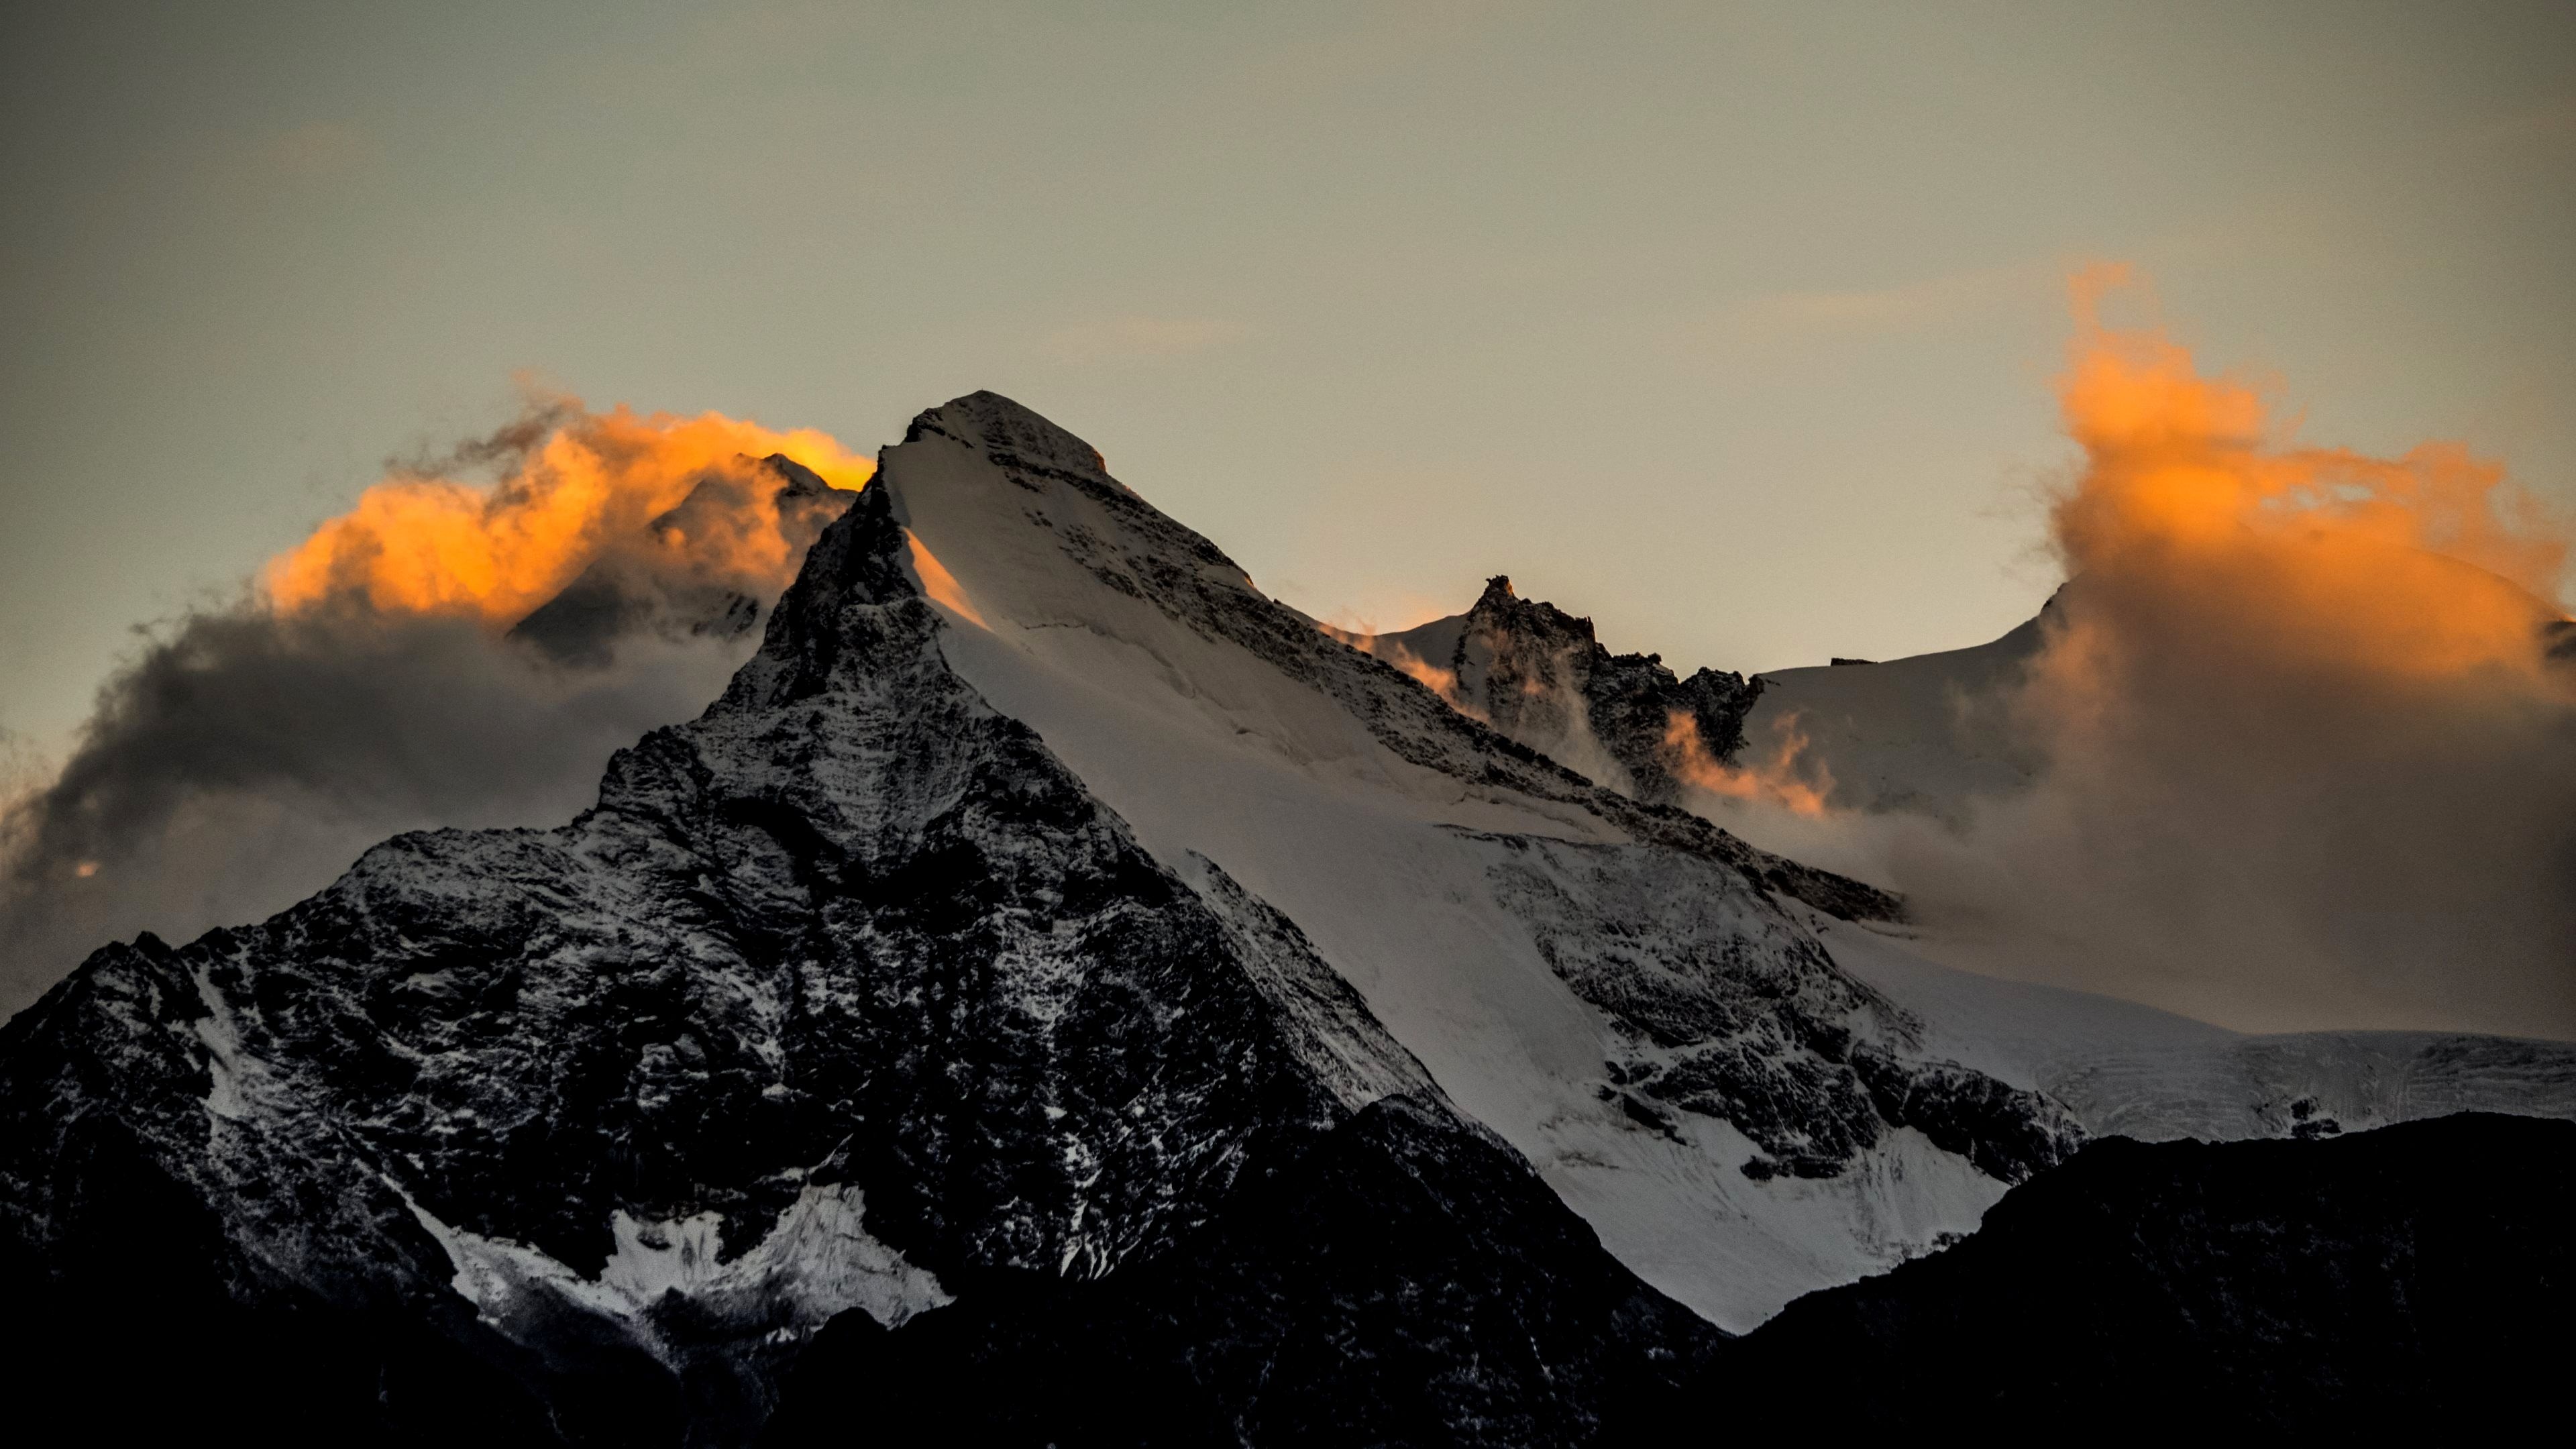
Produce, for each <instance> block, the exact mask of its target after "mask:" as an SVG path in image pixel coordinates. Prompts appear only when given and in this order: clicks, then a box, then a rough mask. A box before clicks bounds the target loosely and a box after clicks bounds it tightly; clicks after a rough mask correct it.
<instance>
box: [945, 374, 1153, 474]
mask: <svg viewBox="0 0 2576 1449" xmlns="http://www.w3.org/2000/svg"><path fill="white" fill-rule="evenodd" d="M932 436H936V437H942V438H947V439H949V440H950V441H952V442H957V443H962V444H965V445H966V446H967V447H970V448H980V449H982V450H984V451H985V452H987V453H989V454H991V455H993V457H994V459H995V461H996V462H1002V461H1004V460H1006V459H1008V460H1016V461H1018V462H1020V463H1022V464H1027V465H1034V466H1038V467H1046V468H1062V469H1068V470H1071V471H1074V472H1079V473H1086V474H1093V475H1097V476H1099V477H1102V478H1106V477H1108V476H1109V465H1108V463H1107V461H1106V460H1104V459H1103V458H1102V457H1101V455H1100V450H1099V449H1097V448H1095V447H1093V446H1091V445H1090V444H1089V443H1086V442H1084V441H1083V440H1082V439H1080V438H1077V437H1075V436H1074V435H1073V434H1072V433H1071V432H1069V431H1067V430H1065V429H1064V428H1062V427H1059V426H1057V425H1056V424H1055V423H1054V422H1053V421H1051V420H1049V419H1047V418H1046V417H1043V416H1041V415H1040V414H1039V413H1038V412H1037V410H1036V409H1034V408H1030V407H1027V406H1025V405H1023V404H1021V403H1018V402H1015V401H1013V400H1012V399H1010V398H1007V397H1004V396H1002V395H1001V394H1000V393H998V392H970V393H968V394H966V395H965V396H964V397H957V398H950V399H949V400H948V401H947V402H944V403H942V404H940V405H939V406H938V407H935V408H931V409H929V410H928V411H926V412H923V413H921V414H919V415H918V416H916V417H914V418H913V420H912V425H911V426H910V427H907V428H905V429H904V433H903V440H904V441H905V442H907V443H913V442H919V441H920V440H921V439H922V438H924V437H932Z"/></svg>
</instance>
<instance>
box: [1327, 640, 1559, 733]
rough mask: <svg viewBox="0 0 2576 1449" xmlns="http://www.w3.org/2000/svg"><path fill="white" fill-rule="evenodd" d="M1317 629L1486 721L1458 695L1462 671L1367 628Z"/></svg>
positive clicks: (1461, 709) (1482, 715) (1532, 687)
mask: <svg viewBox="0 0 2576 1449" xmlns="http://www.w3.org/2000/svg"><path fill="white" fill-rule="evenodd" d="M1315 627H1316V628H1318V629H1321V630H1323V631H1324V632H1325V633H1327V634H1329V635H1331V636H1332V637H1334V638H1336V639H1339V640H1341V641H1342V642H1343V643H1345V644H1348V645H1349V646H1351V647H1352V648H1354V649H1357V650H1358V651H1360V652H1361V653H1362V654H1367V655H1371V656H1374V657H1376V658H1378V659H1382V660H1384V661H1385V662H1387V663H1388V664H1391V665H1393V666H1395V668H1397V669H1399V670H1401V671H1403V673H1404V674H1405V675H1406V676H1407V677H1409V678H1411V679H1412V680H1413V681H1414V682H1415V683H1417V684H1419V685H1421V686H1422V687H1423V688H1425V689H1427V690H1430V691H1431V692H1432V693H1433V694H1436V695H1438V696H1440V698H1441V699H1442V700H1444V701H1446V702H1447V703H1448V705H1449V707H1450V708H1451V709H1454V710H1456V711H1458V712H1459V713H1460V714H1463V715H1467V716H1469V717H1470V718H1473V719H1484V718H1485V712H1484V711H1483V710H1481V709H1478V708H1476V707H1475V706H1474V705H1472V704H1470V703H1468V702H1467V700H1466V699H1465V698H1464V697H1463V696H1461V695H1460V694H1459V693H1458V671H1456V670H1454V669H1449V668H1445V667H1443V666H1441V665H1438V664H1434V663H1432V662H1431V661H1430V660H1428V659H1425V658H1423V657H1422V656H1421V655H1419V654H1416V653H1414V652H1413V651H1412V650H1410V649H1407V648H1406V647H1404V644H1403V643H1402V642H1401V641H1400V640H1396V639H1393V638H1389V637H1388V636H1386V635H1383V634H1377V633H1372V632H1370V631H1368V630H1367V629H1365V628H1361V629H1341V628H1336V627H1334V626H1333V625H1331V624H1323V623H1318V624H1317V625H1316V626H1315ZM1525 687H1527V688H1531V689H1534V690H1544V688H1545V686H1543V685H1538V684H1536V683H1535V681H1533V682H1532V683H1531V684H1529V685H1527V686H1525Z"/></svg>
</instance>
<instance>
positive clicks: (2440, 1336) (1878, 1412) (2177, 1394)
mask: <svg viewBox="0 0 2576 1449" xmlns="http://www.w3.org/2000/svg"><path fill="white" fill-rule="evenodd" d="M2572 1193H2576V1123H2569V1122H2560V1121H2543V1120H2537V1119H2532V1118H2520V1117H2495V1116H2480V1115H2462V1116H2457V1117H2444V1118H2434V1119H2429V1120H2425V1121H2418V1122H2408V1123H2401V1124H2398V1125H2395V1126H2390V1127H2383V1128H2379V1129H2377V1130H2374V1131H2370V1132H2363V1133H2355V1134H2350V1135H2346V1136H2342V1137H2336V1138H2331V1139H2328V1140H2322V1141H2296V1140H2292V1141H2259V1142H2232V1143H2214V1144H2213V1143H2195V1142H2169V1143H2158V1144H2155V1145H2152V1146H2150V1145H2144V1144H2140V1143H2136V1142H2132V1141H2129V1140H2127V1139H2125V1138H2112V1139H2106V1140H2104V1141H2100V1142H2096V1143H2094V1144H2092V1145H2091V1146H2088V1147H2086V1148H2085V1149H2084V1150H2083V1151H2081V1152H2079V1153H2077V1154H2076V1155H2075V1156H2074V1157H2073V1158H2072V1159H2070V1160H2069V1161H2067V1162H2066V1163H2065V1164H2063V1165H2062V1166H2059V1167H2057V1168H2055V1169H2054V1170H2052V1171H2049V1172H2045V1173H2042V1174H2040V1175H2039V1176H2038V1177H2036V1178H2034V1179H2032V1180H2031V1181H2030V1182H2029V1183H2028V1184H2026V1185H2025V1186H2023V1187H2022V1188H2020V1189H2019V1190H2018V1191H2016V1192H2014V1193H2013V1194H2012V1195H2011V1196H2010V1197H2007V1198H2005V1199H2004V1201H2003V1202H2002V1203H2001V1204H2000V1205H1998V1206H1997V1207H1996V1208H1995V1209H1994V1210H1993V1211H1992V1212H1990V1213H1989V1214H1988V1215H1987V1217H1986V1221H1985V1224H1984V1226H1983V1227H1982V1228H1980V1229H1979V1230H1978V1231H1977V1232H1976V1233H1975V1234H1974V1235H1972V1236H1970V1237H1968V1238H1967V1239H1965V1240H1964V1241H1962V1242H1960V1243H1959V1244H1957V1245H1956V1246H1954V1247H1951V1248H1949V1249H1947V1250H1945V1251H1943V1252H1941V1253H1938V1254H1935V1255H1933V1256H1931V1257H1928V1258H1923V1259H1919V1260H1917V1261H1915V1262H1912V1263H1908V1264H1906V1265H1904V1266H1903V1267H1900V1268H1898V1269H1896V1270H1895V1271H1894V1272H1891V1273H1888V1274H1886V1275H1884V1276H1883V1277H1878V1278H1872V1279H1868V1280H1865V1281H1863V1282H1859V1283H1855V1284H1851V1285H1850V1286H1848V1287H1843V1288H1835V1289H1830V1290H1827V1291H1824V1292H1821V1293H1815V1294H1811V1295H1809V1296H1808V1297H1806V1298H1803V1299H1800V1300H1798V1301H1797V1302H1795V1303H1793V1304H1791V1305H1790V1306H1789V1308H1788V1309H1787V1310H1786V1311H1785V1312H1783V1313H1782V1314H1781V1315H1780V1316H1779V1317H1778V1318H1776V1319H1774V1320H1772V1321H1771V1322H1770V1323H1767V1324H1765V1325H1763V1326H1762V1328H1760V1329H1759V1330H1757V1331H1756V1332H1754V1333H1752V1334H1751V1335H1749V1336H1747V1337H1746V1338H1744V1339H1742V1340H1740V1341H1738V1342H1736V1343H1734V1344H1731V1345H1729V1346H1728V1347H1727V1348H1726V1350H1725V1351H1724V1352H1723V1353H1722V1354H1721V1355H1720V1356H1719V1358H1718V1360H1717V1362H1716V1364H1715V1365H1714V1367H1713V1368H1712V1369H1711V1370H1710V1372H1709V1374H1708V1375H1707V1377H1706V1378H1704V1379H1703V1380H1702V1381H1701V1382H1700V1383H1699V1384H1698V1385H1696V1386H1694V1387H1693V1388H1692V1389H1690V1390H1688V1391H1686V1392H1685V1393H1683V1394H1682V1395H1681V1396H1679V1397H1678V1399H1676V1400H1675V1401H1674V1402H1673V1403H1672V1404H1670V1405H1669V1406H1668V1407H1669V1411H1670V1412H1671V1414H1672V1423H1673V1424H1674V1425H1675V1426H1683V1425H1689V1424H1694V1423H1698V1422H1700V1421H1701V1415H1702V1412H1703V1406H1704V1405H1705V1404H1706V1403H1708V1402H1711V1401H1713V1400H1712V1398H1711V1397H1710V1396H1712V1395H1721V1394H1722V1395H1723V1396H1724V1401H1725V1402H1727V1403H1729V1404H1730V1405H1731V1406H1732V1407H1731V1408H1730V1410H1729V1413H1728V1416H1727V1417H1728V1421H1729V1423H1730V1424H1731V1425H1732V1426H1733V1427H1735V1428H1737V1429H1739V1430H1744V1431H1751V1432H1760V1431H1764V1430H1776V1431H1781V1432H1788V1431H1793V1430H1802V1429H1803V1430H1809V1431H1812V1430H1813V1429H1815V1428H1816V1427H1818V1426H1819V1425H1820V1424H1823V1423H1830V1424H1831V1425H1832V1426H1833V1427H1834V1429H1835V1431H1836V1432H1837V1433H1849V1432H1863V1433H1865V1432H1868V1431H1870V1430H1873V1429H1888V1430H1897V1429H1900V1428H1904V1427H1907V1426H1915V1425H1921V1424H1924V1423H1940V1422H1954V1423H1955V1422H1963V1421H1973V1422H1977V1423H1982V1424H1987V1425H1996V1426H2000V1425H2009V1424H2015V1423H2024V1424H2041V1423H2049V1424H2058V1423H2069V1422H2073V1423H2084V1424H2093V1425H2114V1424H2116V1425H2118V1426H2119V1432H2120V1433H2122V1434H2124V1435H2125V1434H2129V1433H2135V1432H2140V1431H2148V1430H2153V1431H2158V1432H2163V1431H2171V1430H2196V1431H2202V1432H2206V1431H2208V1430H2209V1429H2211V1428H2212V1427H2214V1426H2218V1425H2236V1426H2258V1425H2259V1426H2263V1427H2266V1428H2273V1429H2287V1430H2293V1431H2298V1432H2303V1433H2319V1432H2327V1431H2354V1432H2362V1433H2366V1434H2368V1435H2370V1436H2371V1437H2373V1438H2377V1437H2383V1436H2384V1435H2385V1434H2386V1433H2388V1432H2389V1431H2391V1430H2395V1429H2402V1428H2414V1429H2427V1428H2438V1429H2440V1430H2442V1431H2444V1433H2445V1436H2446V1437H2457V1436H2458V1435H2460V1434H2462V1433H2464V1432H2474V1431H2476V1430H2479V1429H2481V1428H2487V1429H2492V1428H2497V1427H2502V1426H2507V1425H2527V1424H2532V1423H2542V1422H2547V1420H2545V1419H2539V1418H2525V1417H2524V1416H2525V1415H2527V1414H2542V1413H2545V1414H2551V1415H2554V1414H2556V1413H2557V1412H2559V1411H2560V1409H2561V1408H2562V1406H2561V1405H2560V1404H2558V1403H2557V1402H2556V1400H2557V1398H2558V1385H2559V1384H2560V1383H2561V1382H2563V1379H2564V1369H2565V1365H2566V1363H2567V1359H2568V1355H2569V1353H2570V1352H2571V1350H2576V1314H2571V1310H2576V1243H2571V1240H2570V1238H2569V1236H2568V1234H2567V1231H2566V1204H2567V1202H2568V1201H2569V1200H2570V1195H2571V1194H2572ZM2061 1416H2064V1417H2061Z"/></svg>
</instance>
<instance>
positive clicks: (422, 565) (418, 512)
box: [262, 399, 874, 626]
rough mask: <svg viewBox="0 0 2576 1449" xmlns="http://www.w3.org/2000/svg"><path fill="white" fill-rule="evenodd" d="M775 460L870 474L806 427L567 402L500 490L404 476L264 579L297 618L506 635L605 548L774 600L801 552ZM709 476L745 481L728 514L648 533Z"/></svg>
mask: <svg viewBox="0 0 2576 1449" xmlns="http://www.w3.org/2000/svg"><path fill="white" fill-rule="evenodd" d="M773 453H783V454H785V455H786V456H787V457H789V458H791V459H794V460H795V461H797V462H799V463H802V464H804V465H805V466H806V467H808V468H811V469H813V470H814V471H815V472H816V473H817V474H819V475H821V477H822V478H823V479H824V481H825V482H827V483H829V484H831V485H832V486H833V487H836V488H842V489H856V488H858V487H859V486H861V485H862V484H864V483H865V482H866V481H867V479H868V476H869V474H870V473H871V472H872V471H873V469H874V465H873V464H872V463H871V462H870V461H869V460H868V459H866V458H864V457H860V456H857V455H854V454H852V453H851V452H850V451H849V450H848V449H846V448H844V447H842V446H841V444H840V443H839V442H838V441H836V440H835V439H833V438H832V437H830V436H829V435H828V434H825V433H821V432H818V431H815V430H813V429H810V428H802V429H796V430H794V431H790V432H774V431H772V430H770V429H768V428H764V427H761V426H760V425H758V424H756V423H750V422H743V421H738V420H736V419H733V418H728V417H725V416H723V415H721V414H718V413H704V414H701V415H699V416H697V417H694V418H683V417H676V416H673V415H671V414H668V413H653V414H649V415H642V416H639V415H637V414H636V413H633V412H631V411H629V410H627V409H626V408H624V407H618V408H615V409H613V410H611V411H608V412H605V413H591V412H584V411H582V410H581V405H580V403H579V402H578V401H576V400H572V399H563V400H560V401H559V402H557V403H556V404H555V405H554V406H553V407H551V408H550V409H548V410H547V411H546V412H545V413H544V414H542V415H541V417H540V425H539V426H536V427H533V428H531V430H530V431H529V434H528V435H527V436H526V437H525V438H523V439H522V440H521V443H520V446H519V447H517V448H516V449H515V450H513V451H511V452H509V453H508V454H507V456H506V457H505V458H504V460H503V461H504V462H505V463H506V464H507V467H506V471H505V475H504V476H503V477H502V478H500V480H499V481H498V482H497V483H493V484H489V485H483V484H476V483H471V482H466V481H461V480H459V479H457V478H453V477H448V476H443V475H442V474H441V473H438V472H427V471H425V472H419V473H410V472H403V473H397V474H396V475H395V476H392V477H389V478H387V479H386V480H385V481H384V482H381V483H378V484H376V485H375V486H374V487H372V488H369V489H368V490H367V491H366V492H365V493H364V494H363V495H361V496H360V497H359V499H358V502H357V506H356V507H354V508H352V509H351V510H350V511H349V512H347V513H345V514H343V515H341V516H340V517H338V518H334V519H332V520H330V521H328V522H326V523H324V524H323V525H322V526H321V527H319V528H317V529H315V530H314V532H313V535H312V536H311V537H310V538H308V539H306V540H305V541H304V542H303V543H302V544H299V545H298V546H296V547H295V548H293V549H291V550H289V551H287V552H286V553H284V554H282V555H280V556H279V557H278V558H276V559H274V560H272V561H271V562H270V563H269V565H268V567H267V569H266V570H265V571H264V573H263V575H262V583H263V584H264V585H265V587H266V592H267V595H268V598H269V599H270V600H271V601H272V602H273V603H274V604H275V606H276V607H277V608H278V609H279V610H281V611H283V612H287V613H296V612H302V611H306V610H310V609H314V608H317V607H320V606H322V605H325V604H328V603H335V602H339V603H354V604H361V605H364V606H367V607H369V608H372V609H374V610H376V611H378V612H382V613H396V614H442V615H461V616H468V617H472V618H476V619H480V620H482V621H483V622H485V623H487V624H491V625H494V626H506V625H508V624H509V623H511V622H513V621H515V620H517V619H519V618H521V617H523V616H525V615H526V614H527V613H528V611H529V610H531V609H533V608H535V607H536V606H537V605H539V604H542V603H544V602H545V601H546V600H547V599H549V598H551V597H552V596H553V595H554V594H555V593H556V592H557V591H559V590H561V589H562V588H563V587H564V585H566V584H567V583H569V582H571V581H572V579H573V578H574V577H575V576H577V575H578V574H580V572H581V571H582V569H583V568H584V567H586V566H587V565H588V564H589V563H590V562H591V561H592V560H593V559H595V558H597V557H598V556H599V555H600V554H601V553H602V552H604V551H606V550H609V549H613V548H617V549H622V548H628V547H651V548H659V549H661V550H664V551H666V552H668V553H669V554H671V555H673V556H674V557H685V558H687V559H688V560H689V561H690V562H691V565H692V567H693V568H695V569H697V570H699V571H701V572H710V573H717V574H723V575H729V576H731V577H734V578H737V579H739V580H741V581H742V582H743V583H744V584H746V585H756V586H758V588H759V589H760V591H761V592H763V593H764V594H774V593H776V592H777V590H778V589H780V588H782V587H784V586H785V584H786V583H787V574H788V571H789V567H790V565H791V562H792V554H793V552H794V550H793V547H792V546H791V544H790V543H789V542H788V540H787V538H786V537H785V536H784V534H783V533H782V532H781V530H780V528H779V519H778V512H777V506H776V503H775V501H774V498H773V495H774V493H775V491H776V489H775V484H771V485H769V486H758V480H755V479H753V478H752V476H751V475H752V468H753V463H752V460H754V459H758V458H763V457H767V456H769V455H770V454H773ZM711 479H712V480H716V481H719V482H730V483H732V484H735V485H741V486H735V487H732V488H730V489H726V490H721V491H722V492H724V493H725V494H726V495H727V499H728V503H727V506H725V507H721V508H714V509H704V508H701V509H693V510H692V513H691V516H690V518H689V523H688V528H687V529H683V528H682V527H680V526H677V525H674V524H669V523H665V524H664V525H663V526H661V527H659V528H656V527H655V526H654V525H655V521H656V520H659V519H662V518H663V516H664V515H665V514H668V513H669V512H670V511H671V510H672V509H674V508H676V507H677V506H678V505H679V504H680V503H681V502H682V501H683V500H684V499H687V498H689V496H690V495H691V493H692V492H693V491H695V490H697V489H698V488H699V486H700V485H701V484H703V483H707V482H708V481H710V480H711ZM693 534H694V536H693Z"/></svg>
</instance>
